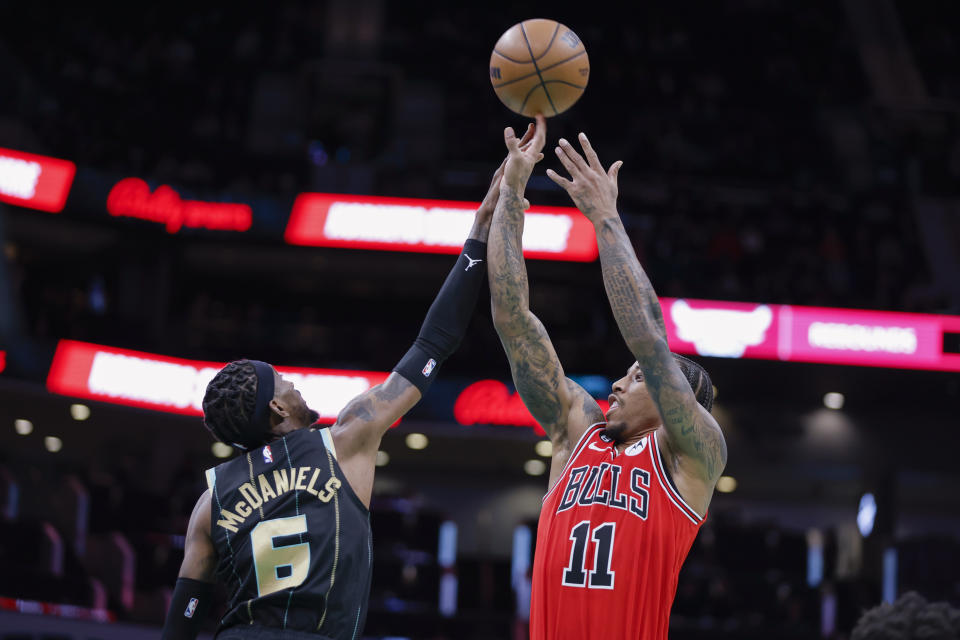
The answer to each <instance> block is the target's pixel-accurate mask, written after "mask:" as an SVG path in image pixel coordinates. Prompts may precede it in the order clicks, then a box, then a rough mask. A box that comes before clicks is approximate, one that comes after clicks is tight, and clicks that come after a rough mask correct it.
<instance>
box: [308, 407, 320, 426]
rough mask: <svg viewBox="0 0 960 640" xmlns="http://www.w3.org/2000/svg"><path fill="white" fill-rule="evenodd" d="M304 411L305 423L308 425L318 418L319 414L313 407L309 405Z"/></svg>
mask: <svg viewBox="0 0 960 640" xmlns="http://www.w3.org/2000/svg"><path fill="white" fill-rule="evenodd" d="M306 411H307V424H308V425H310V424H314V423H315V422H316V421H317V420H319V419H320V414H319V413H317V412H316V411H314V410H313V409H311V408H310V407H306Z"/></svg>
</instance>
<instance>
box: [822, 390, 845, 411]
mask: <svg viewBox="0 0 960 640" xmlns="http://www.w3.org/2000/svg"><path fill="white" fill-rule="evenodd" d="M844 400H845V398H844V397H843V394H842V393H837V392H836V391H831V392H830V393H827V394H825V395H824V396H823V406H825V407H826V408H827V409H837V410H839V409H843V401H844Z"/></svg>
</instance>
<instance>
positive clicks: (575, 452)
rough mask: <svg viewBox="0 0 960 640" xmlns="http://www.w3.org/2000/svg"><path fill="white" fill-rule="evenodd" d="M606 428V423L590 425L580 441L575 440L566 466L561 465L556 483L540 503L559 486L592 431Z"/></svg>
mask: <svg viewBox="0 0 960 640" xmlns="http://www.w3.org/2000/svg"><path fill="white" fill-rule="evenodd" d="M601 425H602V426H606V425H607V423H606V422H594V423H593V424H592V425H590V426H589V427H587V428H586V430H585V431H584V432H583V433H582V434H581V435H580V439H579V440H577V444H576V446H575V447H574V448H573V451H572V452H571V453H570V457H569V458H567V464H565V465H563V470H562V471H561V472H560V475H559V476H557V481H556V482H555V483H553V486H552V487H550V489H549V490H548V491H547V492H546V493H545V494H543V498H542V499H541V500H540V502H546V500H547V498H549V497H550V494H551V493H553V490H554V489H556V488H557V485H558V484H560V479H561V478H563V476H564V475H565V474H566V473H567V469H569V468H570V465H571V464H573V461H574V460H576V458H577V456H578V455H580V452H581V451H583V448H584V446H586V444H587V440H589V439H590V438H589V437H588V436H590V435H591V434H592V433H593V432H594V431H596V429H597V427H599V426H601Z"/></svg>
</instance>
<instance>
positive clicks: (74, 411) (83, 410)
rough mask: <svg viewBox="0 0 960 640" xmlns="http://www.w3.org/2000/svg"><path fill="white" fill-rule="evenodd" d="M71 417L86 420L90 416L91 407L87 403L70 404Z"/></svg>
mask: <svg viewBox="0 0 960 640" xmlns="http://www.w3.org/2000/svg"><path fill="white" fill-rule="evenodd" d="M70 417H72V418H73V419H74V420H86V419H87V418H89V417H90V407H88V406H87V405H85V404H72V405H70Z"/></svg>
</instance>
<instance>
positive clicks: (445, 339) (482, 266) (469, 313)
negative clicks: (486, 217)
mask: <svg viewBox="0 0 960 640" xmlns="http://www.w3.org/2000/svg"><path fill="white" fill-rule="evenodd" d="M486 259H487V243H485V242H480V241H479V240H467V241H466V242H465V243H464V245H463V251H462V252H460V255H459V256H458V257H457V262H456V264H454V265H453V269H451V270H450V274H449V275H448V276H447V279H446V281H444V283H443V286H442V287H440V293H438V294H437V297H436V298H435V299H434V301H433V304H432V305H430V310H429V311H427V317H426V318H425V319H424V321H423V326H422V327H420V334H419V335H418V336H417V339H416V340H415V341H414V343H413V346H412V347H410V350H409V351H407V353H406V355H405V356H403V358H402V359H401V360H400V362H399V363H397V366H396V367H394V369H393V370H394V371H396V372H397V373H399V374H400V375H402V376H403V377H404V378H406V379H407V380H409V381H410V382H411V383H412V384H413V385H414V386H416V387H417V388H418V389H420V393H421V394H425V393H426V392H427V389H428V388H429V387H430V383H431V382H433V379H434V378H435V377H436V376H435V375H434V373H435V372H436V370H437V368H438V367H439V366H440V365H441V364H442V363H443V361H444V360H446V359H447V358H448V357H450V355H451V354H452V353H453V352H454V351H456V349H457V347H458V346H460V341H461V340H463V336H464V334H465V333H466V332H467V325H469V324H470V318H472V317H473V311H474V309H475V308H476V306H477V298H478V297H479V296H480V287H481V285H483V279H484V278H485V277H486V275H487V264H486Z"/></svg>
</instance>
